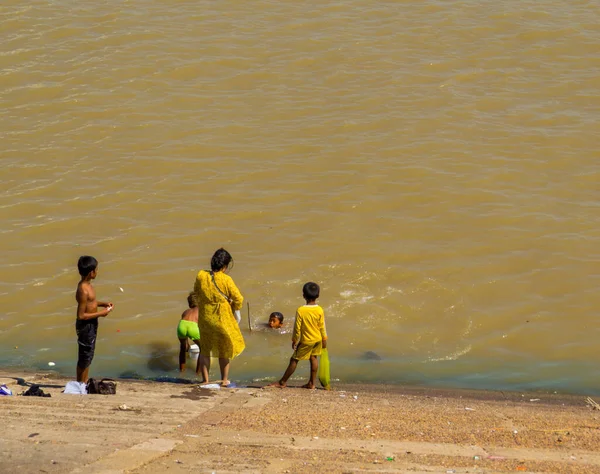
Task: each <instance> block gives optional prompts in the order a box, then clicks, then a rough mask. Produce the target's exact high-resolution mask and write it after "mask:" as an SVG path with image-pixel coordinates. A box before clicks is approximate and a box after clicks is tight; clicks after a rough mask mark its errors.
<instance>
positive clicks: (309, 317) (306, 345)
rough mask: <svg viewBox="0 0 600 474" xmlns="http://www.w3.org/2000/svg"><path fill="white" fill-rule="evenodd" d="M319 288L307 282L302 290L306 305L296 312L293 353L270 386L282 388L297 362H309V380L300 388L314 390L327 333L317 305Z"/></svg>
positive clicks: (320, 310) (322, 316)
mask: <svg viewBox="0 0 600 474" xmlns="http://www.w3.org/2000/svg"><path fill="white" fill-rule="evenodd" d="M319 293H320V288H319V285H317V284H316V283H313V282H312V281H311V282H308V283H306V284H305V285H304V287H303V288H302V296H303V297H304V299H305V300H306V304H305V305H303V306H300V307H299V308H298V310H297V311H296V321H295V322H294V332H293V334H292V349H293V350H294V353H293V354H292V357H291V358H290V364H289V365H288V368H287V369H286V371H285V373H284V374H283V377H281V380H279V382H275V383H272V384H271V385H270V386H273V387H279V388H284V387H285V386H286V384H287V381H288V379H289V378H290V377H291V376H292V374H293V373H294V371H295V370H296V367H297V365H298V361H299V360H310V378H309V380H308V383H307V384H305V385H303V386H302V388H308V389H313V388H315V379H316V377H317V369H318V368H319V362H318V361H317V356H320V355H321V349H325V348H326V347H327V332H326V331H325V313H324V312H323V308H321V307H320V306H319V305H318V304H317V303H316V301H317V298H318V297H319Z"/></svg>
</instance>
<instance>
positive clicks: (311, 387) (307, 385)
mask: <svg viewBox="0 0 600 474" xmlns="http://www.w3.org/2000/svg"><path fill="white" fill-rule="evenodd" d="M302 388H307V389H309V390H314V389H315V384H314V383H310V382H308V383H305V384H304V385H302Z"/></svg>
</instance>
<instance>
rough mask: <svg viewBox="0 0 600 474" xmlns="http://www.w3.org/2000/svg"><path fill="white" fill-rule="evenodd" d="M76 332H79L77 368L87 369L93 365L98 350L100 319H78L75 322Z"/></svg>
mask: <svg viewBox="0 0 600 474" xmlns="http://www.w3.org/2000/svg"><path fill="white" fill-rule="evenodd" d="M75 330H76V331H77V345H78V346H79V356H78V358H77V367H79V368H81V369H87V368H88V367H89V366H90V365H91V364H92V359H93V358H94V351H95V349H96V336H97V334H98V318H94V319H85V320H84V319H78V320H77V321H76V322H75Z"/></svg>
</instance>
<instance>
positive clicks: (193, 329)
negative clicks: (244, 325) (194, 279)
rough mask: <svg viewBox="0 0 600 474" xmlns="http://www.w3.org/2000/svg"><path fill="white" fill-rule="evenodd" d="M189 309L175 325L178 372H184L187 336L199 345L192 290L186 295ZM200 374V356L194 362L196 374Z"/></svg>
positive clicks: (196, 316) (196, 307) (195, 306)
mask: <svg viewBox="0 0 600 474" xmlns="http://www.w3.org/2000/svg"><path fill="white" fill-rule="evenodd" d="M187 300H188V306H189V309H186V310H185V311H184V312H183V313H182V314H181V320H180V321H179V324H178V325H177V338H178V339H179V372H185V353H186V351H187V349H188V338H189V339H191V340H192V341H194V343H195V344H196V345H197V346H198V347H200V329H199V328H198V304H197V302H196V294H195V293H194V292H193V291H192V292H190V294H189V295H188V297H187ZM199 374H200V357H198V362H197V364H196V375H199Z"/></svg>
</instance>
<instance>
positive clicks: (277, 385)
mask: <svg viewBox="0 0 600 474" xmlns="http://www.w3.org/2000/svg"><path fill="white" fill-rule="evenodd" d="M267 387H277V388H285V387H286V384H285V383H281V381H279V382H273V383H270V384H269V385H267Z"/></svg>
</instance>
